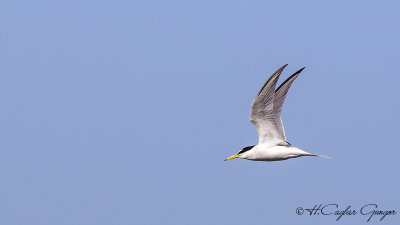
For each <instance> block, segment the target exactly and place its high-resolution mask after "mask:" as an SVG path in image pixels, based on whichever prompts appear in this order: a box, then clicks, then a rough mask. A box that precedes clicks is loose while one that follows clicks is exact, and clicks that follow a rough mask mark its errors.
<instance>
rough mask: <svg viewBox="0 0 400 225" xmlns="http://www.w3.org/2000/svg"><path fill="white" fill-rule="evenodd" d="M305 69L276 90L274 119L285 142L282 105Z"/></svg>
mask: <svg viewBox="0 0 400 225" xmlns="http://www.w3.org/2000/svg"><path fill="white" fill-rule="evenodd" d="M304 68H305V67H303V68H301V69H300V70H299V71H297V72H296V73H294V74H293V75H291V76H290V77H289V78H288V79H286V80H285V81H284V82H283V83H282V84H281V85H280V86H279V87H278V88H277V89H276V90H275V94H274V103H273V105H274V110H273V111H274V118H275V122H276V124H277V127H278V131H279V133H280V134H281V135H282V137H283V140H285V141H286V136H285V130H284V127H283V124H282V119H281V111H282V105H283V103H284V101H285V98H286V95H287V93H288V91H289V88H290V86H291V85H292V83H293V82H294V80H296V78H297V77H298V76H299V74H300V73H301V71H303V69H304Z"/></svg>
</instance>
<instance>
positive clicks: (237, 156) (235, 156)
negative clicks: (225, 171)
mask: <svg viewBox="0 0 400 225" xmlns="http://www.w3.org/2000/svg"><path fill="white" fill-rule="evenodd" d="M239 157H240V156H239V155H238V154H235V155H233V156H230V157H228V158H226V159H225V161H226V160H231V159H236V158H239Z"/></svg>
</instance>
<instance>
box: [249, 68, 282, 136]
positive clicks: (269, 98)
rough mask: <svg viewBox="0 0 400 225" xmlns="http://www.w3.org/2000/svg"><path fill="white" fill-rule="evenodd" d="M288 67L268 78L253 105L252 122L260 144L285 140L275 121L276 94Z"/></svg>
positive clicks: (251, 111)
mask: <svg viewBox="0 0 400 225" xmlns="http://www.w3.org/2000/svg"><path fill="white" fill-rule="evenodd" d="M286 66H287V64H286V65H284V66H282V67H281V68H280V69H278V70H277V71H276V72H275V73H274V74H272V75H271V76H270V77H269V78H268V80H267V81H266V82H265V84H264V85H263V87H262V88H261V90H260V91H259V92H258V94H257V96H256V97H255V98H254V100H253V102H252V104H251V108H250V121H251V123H253V125H254V126H255V128H256V130H257V133H258V142H259V143H265V142H270V141H273V140H284V136H283V135H282V134H281V133H280V132H279V129H278V124H277V122H276V120H275V113H274V94H275V87H276V83H277V81H278V79H279V76H280V74H281V73H282V71H283V69H284V68H285V67H286Z"/></svg>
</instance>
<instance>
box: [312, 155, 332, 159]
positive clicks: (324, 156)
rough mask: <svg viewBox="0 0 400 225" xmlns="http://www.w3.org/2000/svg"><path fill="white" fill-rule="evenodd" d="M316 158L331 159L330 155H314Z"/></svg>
mask: <svg viewBox="0 0 400 225" xmlns="http://www.w3.org/2000/svg"><path fill="white" fill-rule="evenodd" d="M314 156H317V157H321V158H328V159H329V158H331V157H330V156H328V155H314Z"/></svg>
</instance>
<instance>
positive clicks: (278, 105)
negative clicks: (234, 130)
mask: <svg viewBox="0 0 400 225" xmlns="http://www.w3.org/2000/svg"><path fill="white" fill-rule="evenodd" d="M286 66H287V64H286V65H284V66H282V67H281V68H280V69H278V70H277V71H276V72H275V73H274V74H272V75H271V76H270V77H269V78H268V80H267V81H266V82H265V84H264V85H263V87H262V88H261V90H260V91H259V92H258V94H257V96H256V97H255V98H254V100H253V103H252V104H251V108H250V121H251V123H252V124H253V125H254V126H255V127H256V130H257V133H258V144H257V145H253V146H248V147H245V148H243V149H241V150H240V151H239V152H238V153H237V154H235V155H232V156H230V157H228V158H227V159H225V161H226V160H230V159H235V158H242V159H248V160H253V161H280V160H286V159H290V158H297V157H301V156H317V157H328V156H325V155H316V154H311V153H308V152H306V151H303V150H301V149H299V148H296V147H294V146H292V145H291V144H290V143H289V142H287V141H286V136H285V130H284V128H283V124H282V119H281V111H282V105H283V102H284V101H285V98H286V94H287V93H288V91H289V88H290V86H291V85H292V83H293V81H294V80H296V78H297V77H298V76H299V74H300V73H301V71H303V69H304V68H305V67H303V68H301V69H300V70H298V71H297V72H295V73H294V74H293V75H291V76H290V77H289V78H288V79H286V80H285V81H284V82H283V83H282V84H281V85H280V86H279V87H278V88H277V89H275V87H276V83H277V82H278V79H279V76H280V75H281V73H282V71H283V69H284V68H285V67H286Z"/></svg>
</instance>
